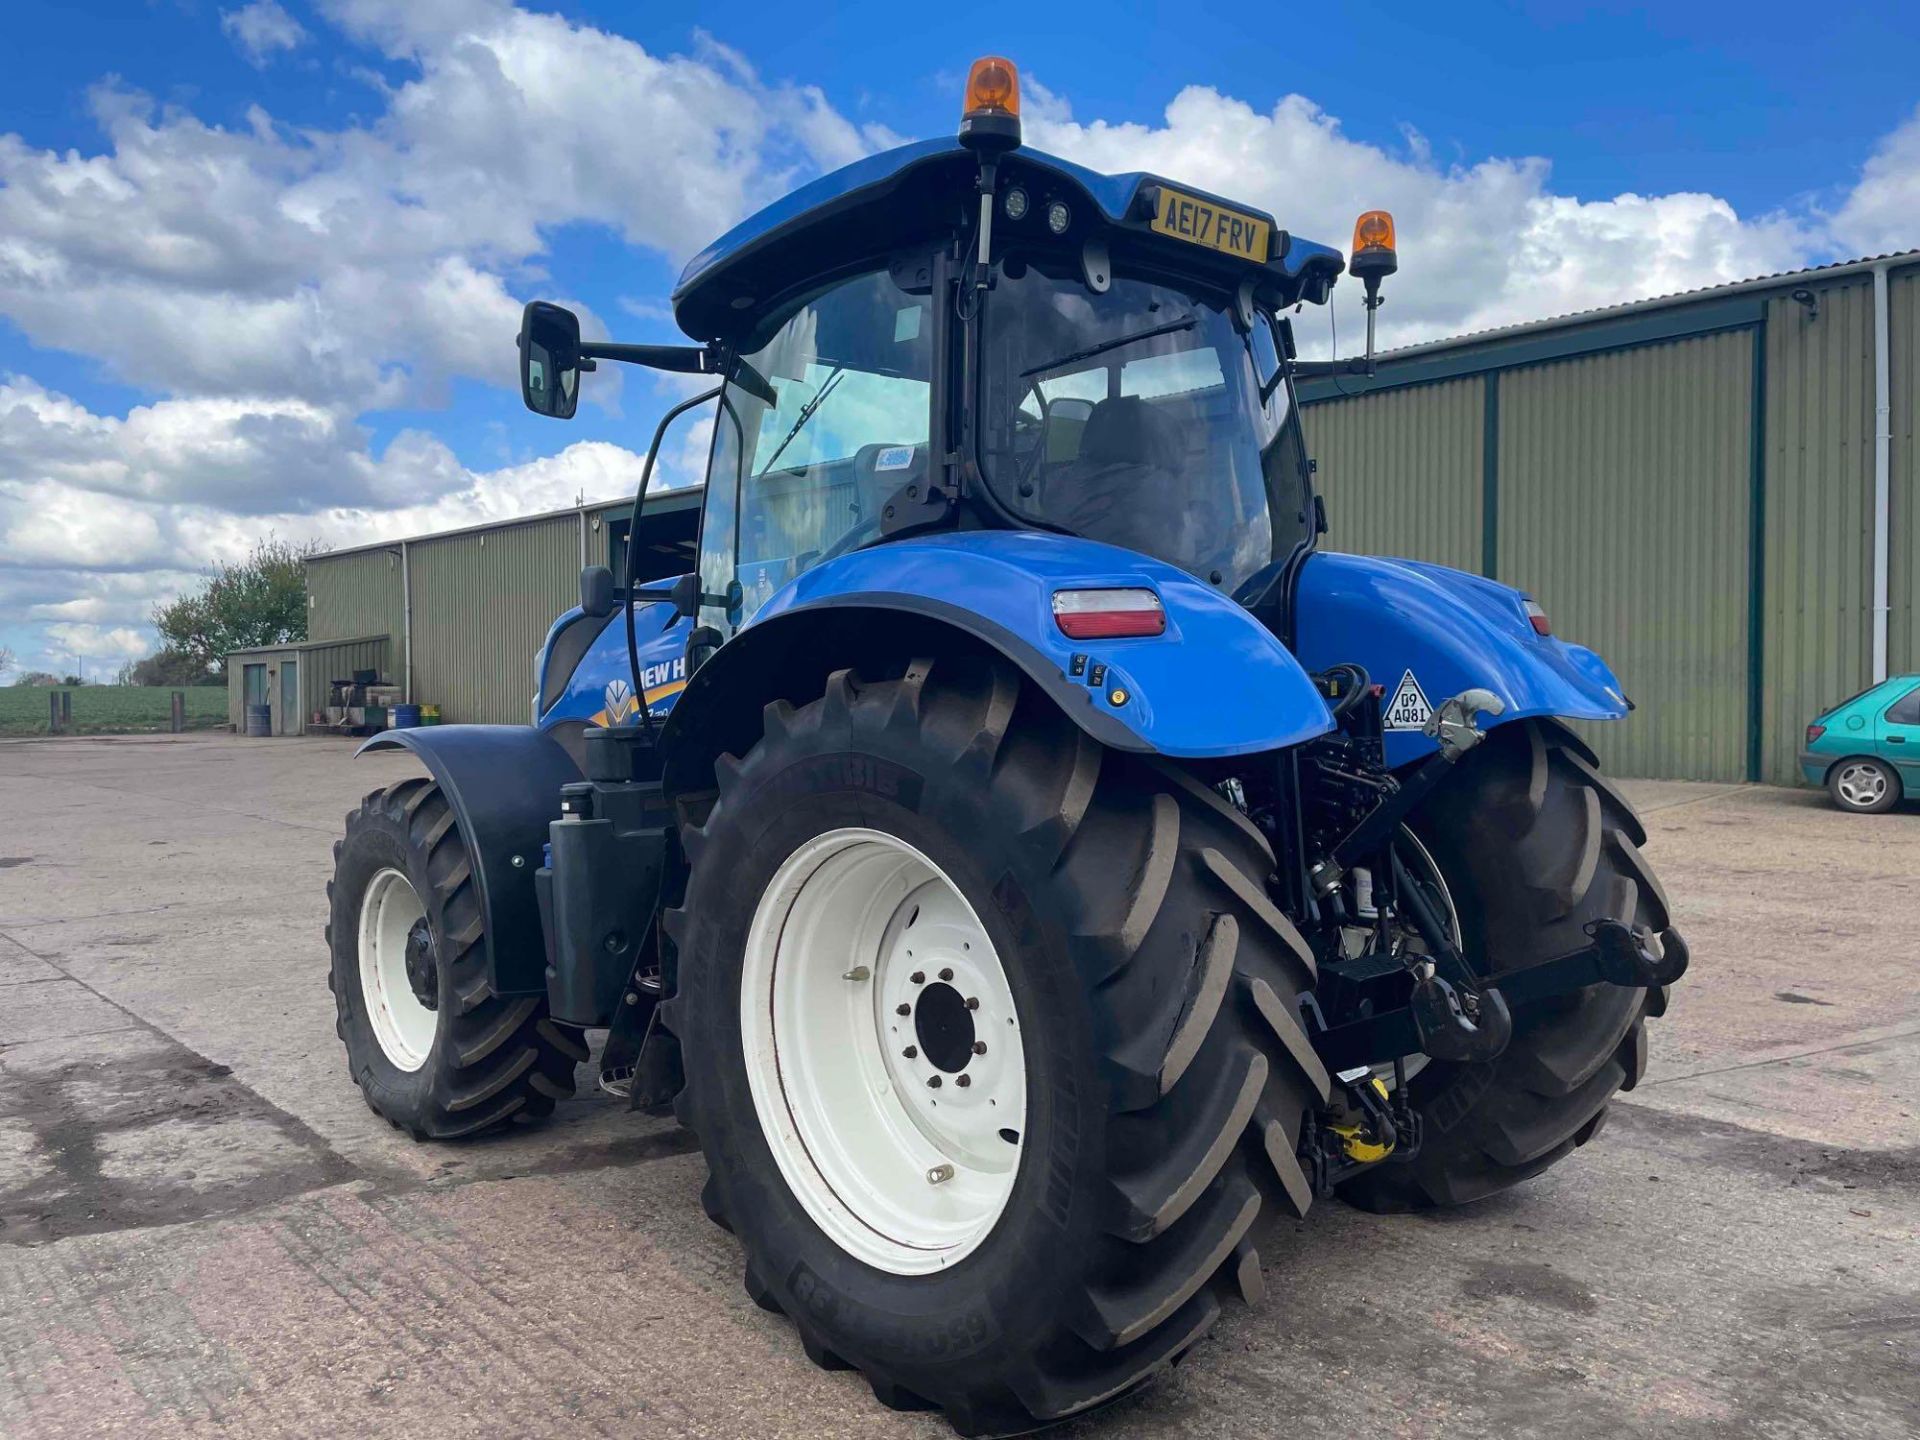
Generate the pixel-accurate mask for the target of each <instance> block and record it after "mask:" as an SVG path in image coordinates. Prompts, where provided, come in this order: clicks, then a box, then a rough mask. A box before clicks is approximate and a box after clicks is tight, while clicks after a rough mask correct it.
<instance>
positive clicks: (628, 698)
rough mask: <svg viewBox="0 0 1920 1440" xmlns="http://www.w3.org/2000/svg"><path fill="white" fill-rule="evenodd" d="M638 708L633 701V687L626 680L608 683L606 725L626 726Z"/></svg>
mask: <svg viewBox="0 0 1920 1440" xmlns="http://www.w3.org/2000/svg"><path fill="white" fill-rule="evenodd" d="M637 708H638V707H637V706H635V704H634V701H633V687H632V686H631V685H629V684H627V682H626V681H624V680H609V681H608V682H607V708H606V712H605V713H606V716H607V720H606V723H607V724H609V725H624V724H625V723H626V722H627V721H628V720H629V719H630V718H631V717H632V716H633V714H634V712H635V710H636V709H637Z"/></svg>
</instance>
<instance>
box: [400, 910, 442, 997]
mask: <svg viewBox="0 0 1920 1440" xmlns="http://www.w3.org/2000/svg"><path fill="white" fill-rule="evenodd" d="M406 957H407V985H408V986H409V987H410V988H411V989H412V991H413V998H414V999H416V1000H418V1001H419V1002H420V1003H421V1004H422V1005H424V1006H425V1007H426V1008H427V1009H429V1010H438V1009H439V1008H440V964H439V961H437V960H436V959H435V958H434V953H433V931H432V929H431V928H429V927H428V925H427V917H426V916H424V915H422V916H421V917H420V918H419V919H418V920H416V921H414V922H413V924H412V926H411V927H409V928H408V930H407V952H406Z"/></svg>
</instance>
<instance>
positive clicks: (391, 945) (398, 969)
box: [360, 867, 439, 1071]
mask: <svg viewBox="0 0 1920 1440" xmlns="http://www.w3.org/2000/svg"><path fill="white" fill-rule="evenodd" d="M426 913H427V909H426V906H424V905H422V904H421V903H420V897H419V896H418V895H416V894H415V893H414V889H413V885H412V883H411V882H409V881H408V879H407V877H406V876H405V875H402V874H401V873H400V872H399V871H398V870H395V869H393V868H391V867H389V868H387V869H385V870H382V871H380V872H379V873H378V874H377V875H375V876H374V877H373V879H371V880H369V881H368V882H367V892H366V895H365V896H364V897H363V898H362V900H361V902H360V993H361V994H362V995H364V996H365V997H366V1002H367V1019H368V1020H369V1021H370V1022H371V1023H372V1025H373V1036H374V1039H376V1040H378V1041H379V1042H380V1050H381V1053H383V1054H384V1055H385V1056H386V1057H387V1059H389V1060H391V1061H392V1062H393V1063H394V1065H395V1066H397V1067H398V1068H399V1069H402V1070H407V1071H413V1070H418V1069H419V1068H420V1067H421V1066H422V1065H424V1064H426V1063H427V1055H428V1053H429V1052H431V1051H432V1049H433V1037H434V1034H435V1032H436V1031H437V1030H438V1028H439V1016H437V1015H436V1014H435V1013H434V1012H433V1011H431V1010H429V1009H428V1008H427V1007H426V1006H424V1005H422V1004H421V1003H420V1001H419V1000H418V999H417V998H416V997H415V995H414V993H413V985H412V983H411V982H410V981H409V980H408V979H407V935H408V932H410V931H411V930H412V929H413V926H414V923H415V922H416V921H418V920H420V919H422V918H424V917H425V915H426Z"/></svg>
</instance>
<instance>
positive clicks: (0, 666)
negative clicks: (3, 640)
mask: <svg viewBox="0 0 1920 1440" xmlns="http://www.w3.org/2000/svg"><path fill="white" fill-rule="evenodd" d="M14 664H15V661H14V658H13V650H12V647H10V646H7V645H0V685H4V684H6V682H7V671H9V670H11V669H13V667H14Z"/></svg>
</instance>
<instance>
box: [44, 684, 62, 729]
mask: <svg viewBox="0 0 1920 1440" xmlns="http://www.w3.org/2000/svg"><path fill="white" fill-rule="evenodd" d="M47 733H48V734H49V735H58V734H59V733H60V692H59V691H58V690H49V691H47Z"/></svg>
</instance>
